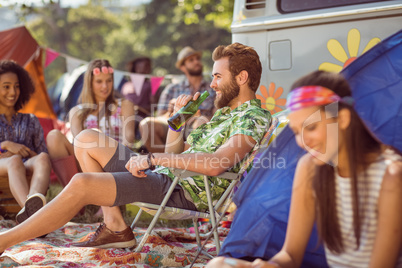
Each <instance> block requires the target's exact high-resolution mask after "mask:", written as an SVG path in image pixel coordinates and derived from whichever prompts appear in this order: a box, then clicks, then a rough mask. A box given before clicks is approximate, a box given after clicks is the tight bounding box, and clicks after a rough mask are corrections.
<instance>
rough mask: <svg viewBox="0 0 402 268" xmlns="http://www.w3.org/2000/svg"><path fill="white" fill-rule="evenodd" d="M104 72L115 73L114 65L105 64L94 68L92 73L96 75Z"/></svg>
mask: <svg viewBox="0 0 402 268" xmlns="http://www.w3.org/2000/svg"><path fill="white" fill-rule="evenodd" d="M101 71H102V73H104V74H112V73H113V68H112V67H106V66H103V67H102V68H99V67H96V68H94V69H93V70H92V73H93V74H94V75H99V74H100V73H101Z"/></svg>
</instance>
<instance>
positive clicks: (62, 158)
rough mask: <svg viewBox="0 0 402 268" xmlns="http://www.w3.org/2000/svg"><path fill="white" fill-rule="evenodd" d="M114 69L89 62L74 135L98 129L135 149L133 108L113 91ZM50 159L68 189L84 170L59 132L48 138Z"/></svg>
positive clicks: (72, 120) (73, 120)
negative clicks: (76, 175)
mask: <svg viewBox="0 0 402 268" xmlns="http://www.w3.org/2000/svg"><path fill="white" fill-rule="evenodd" d="M113 79H114V78H113V68H112V66H111V65H110V63H109V61H107V60H105V59H96V60H93V61H92V62H90V64H89V66H88V69H87V71H86V72H85V76H84V85H83V89H82V92H81V95H80V97H79V103H80V104H79V105H77V106H75V107H73V108H72V109H71V111H70V112H69V121H70V123H71V133H72V135H73V137H75V136H76V135H77V134H78V133H80V132H81V131H82V130H84V129H89V128H92V129H98V130H99V131H101V132H103V133H105V134H106V135H108V136H110V137H112V138H114V139H115V140H117V141H119V142H120V143H122V144H124V145H126V146H128V147H130V148H131V147H132V143H133V142H134V138H135V137H134V133H135V132H134V106H133V104H132V103H131V102H130V101H129V100H125V99H117V98H116V97H115V94H114V88H113V82H114V81H113ZM46 142H47V146H48V149H49V155H50V158H51V161H52V166H53V170H54V171H55V173H56V175H57V177H58V178H59V180H60V183H61V184H62V185H63V186H66V185H67V184H68V182H69V181H70V180H71V178H72V177H73V176H74V175H75V174H76V173H78V172H80V171H81V168H80V167H79V166H78V163H77V161H76V158H75V157H74V147H73V144H72V143H71V142H70V141H69V140H68V139H67V138H66V136H65V135H64V134H62V133H61V132H60V131H59V130H52V131H50V132H49V134H48V135H47V138H46Z"/></svg>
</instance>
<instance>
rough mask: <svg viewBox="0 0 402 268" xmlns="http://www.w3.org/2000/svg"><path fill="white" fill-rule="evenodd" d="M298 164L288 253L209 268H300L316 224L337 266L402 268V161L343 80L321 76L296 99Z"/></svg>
mask: <svg viewBox="0 0 402 268" xmlns="http://www.w3.org/2000/svg"><path fill="white" fill-rule="evenodd" d="M287 108H288V109H289V110H290V114H289V126H290V128H291V129H292V130H293V132H294V133H295V138H296V142H297V144H298V145H299V146H300V147H302V148H303V149H305V150H306V151H307V154H306V155H304V156H303V157H302V158H301V159H300V160H299V162H298V166H297V168H296V172H295V178H294V182H293V191H292V201H291V207H290V214H289V221H288V227H287V232H286V239H285V243H284V245H283V248H282V249H281V251H280V252H278V253H277V254H276V255H275V256H274V257H272V258H271V259H270V260H269V261H268V262H265V261H262V260H260V259H257V260H255V261H254V262H252V263H251V262H246V261H242V260H236V259H231V258H223V257H219V258H216V259H214V260H212V261H211V262H210V263H209V264H208V266H207V267H209V268H210V267H299V266H300V265H301V263H302V260H303V256H304V251H305V249H306V246H307V243H308V241H309V238H310V234H311V231H312V228H313V225H314V224H317V228H318V233H319V236H320V239H321V241H322V242H323V244H324V248H325V253H326V258H327V262H328V265H329V266H330V267H401V265H402V250H401V244H402V157H401V155H400V154H399V153H398V152H396V151H395V150H394V149H392V148H390V147H389V146H386V145H384V144H382V143H381V142H380V141H378V140H377V139H376V137H375V136H374V135H373V134H372V133H371V132H370V131H369V130H368V129H367V128H366V127H365V125H364V123H363V121H362V120H361V119H360V117H359V116H358V114H357V112H356V111H355V109H354V108H353V99H352V97H351V90H350V87H349V85H348V83H347V81H346V80H345V79H344V78H343V77H342V76H341V75H340V74H335V73H328V72H323V71H316V72H313V73H311V74H309V75H307V76H304V77H302V78H301V79H299V80H298V81H296V82H295V83H294V84H293V86H292V91H291V92H290V93H289V95H288V100H287Z"/></svg>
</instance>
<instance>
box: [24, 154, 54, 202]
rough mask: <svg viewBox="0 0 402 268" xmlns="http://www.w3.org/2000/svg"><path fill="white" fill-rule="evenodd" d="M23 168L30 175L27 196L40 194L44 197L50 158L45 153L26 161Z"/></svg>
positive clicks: (48, 179) (48, 175)
mask: <svg viewBox="0 0 402 268" xmlns="http://www.w3.org/2000/svg"><path fill="white" fill-rule="evenodd" d="M24 164H25V167H26V169H27V170H28V172H29V173H31V174H32V178H31V185H30V187H29V193H28V196H30V195H33V194H36V193H41V194H43V195H46V192H47V189H48V188H49V181H50V170H51V164H50V158H49V155H48V154H47V153H40V154H38V155H36V156H34V157H32V158H30V159H28V161H26V162H25V163H24Z"/></svg>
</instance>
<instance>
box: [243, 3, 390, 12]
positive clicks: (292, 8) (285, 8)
mask: <svg viewBox="0 0 402 268" xmlns="http://www.w3.org/2000/svg"><path fill="white" fill-rule="evenodd" d="M383 1H390V0H319V1H317V0H278V9H279V11H280V12H281V13H290V12H298V11H306V10H314V9H321V8H329V7H339V6H348V5H356V4H365V3H372V2H383ZM247 2H248V1H247Z"/></svg>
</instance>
